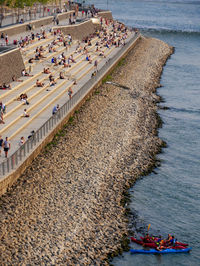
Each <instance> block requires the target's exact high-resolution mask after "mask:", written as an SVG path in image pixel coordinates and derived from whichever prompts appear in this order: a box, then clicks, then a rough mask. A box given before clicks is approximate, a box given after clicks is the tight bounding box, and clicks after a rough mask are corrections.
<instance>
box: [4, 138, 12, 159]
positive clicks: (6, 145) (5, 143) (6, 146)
mask: <svg viewBox="0 0 200 266" xmlns="http://www.w3.org/2000/svg"><path fill="white" fill-rule="evenodd" d="M10 147H11V146H10V142H9V141H8V137H6V139H5V141H4V142H3V148H4V152H5V157H6V158H7V157H8V151H9V150H10Z"/></svg>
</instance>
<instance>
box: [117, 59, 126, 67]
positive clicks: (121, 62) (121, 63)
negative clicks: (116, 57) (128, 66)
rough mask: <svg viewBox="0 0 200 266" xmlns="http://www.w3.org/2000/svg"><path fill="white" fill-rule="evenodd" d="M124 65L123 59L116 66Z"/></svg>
mask: <svg viewBox="0 0 200 266" xmlns="http://www.w3.org/2000/svg"><path fill="white" fill-rule="evenodd" d="M124 65H125V58H122V59H121V60H120V61H119V63H118V64H117V66H118V67H120V66H124Z"/></svg>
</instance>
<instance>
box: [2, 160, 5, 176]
mask: <svg viewBox="0 0 200 266" xmlns="http://www.w3.org/2000/svg"><path fill="white" fill-rule="evenodd" d="M2 172H3V175H5V162H3V163H2Z"/></svg>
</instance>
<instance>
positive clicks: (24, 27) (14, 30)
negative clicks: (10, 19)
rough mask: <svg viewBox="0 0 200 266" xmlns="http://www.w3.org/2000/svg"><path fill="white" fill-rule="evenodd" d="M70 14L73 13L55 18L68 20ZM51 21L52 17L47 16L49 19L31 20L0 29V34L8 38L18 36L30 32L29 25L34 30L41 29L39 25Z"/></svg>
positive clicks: (71, 12)
mask: <svg viewBox="0 0 200 266" xmlns="http://www.w3.org/2000/svg"><path fill="white" fill-rule="evenodd" d="M70 14H73V11H69V12H65V13H61V14H58V16H57V17H58V19H59V20H60V21H61V20H64V19H67V18H69V16H70ZM52 20H53V16H49V17H45V18H41V19H38V20H33V21H31V22H26V23H23V24H17V25H13V26H10V27H6V28H3V29H1V30H0V34H1V33H2V32H4V33H5V34H8V36H12V35H15V34H19V33H22V32H25V31H29V32H30V30H29V29H28V25H29V24H30V25H32V27H33V26H34V27H35V28H39V27H41V25H48V24H51V23H52Z"/></svg>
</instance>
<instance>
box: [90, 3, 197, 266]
mask: <svg viewBox="0 0 200 266" xmlns="http://www.w3.org/2000/svg"><path fill="white" fill-rule="evenodd" d="M93 2H94V3H95V4H96V5H97V6H99V7H100V8H107V4H108V7H109V9H111V10H112V12H113V15H114V17H115V18H117V19H119V20H121V21H123V22H125V23H126V24H128V25H129V26H133V27H138V28H140V29H142V30H143V32H144V34H146V35H148V36H153V37H156V38H159V39H161V40H164V41H165V42H167V43H169V44H170V45H172V46H174V47H175V53H174V54H173V55H172V57H171V58H170V59H169V60H168V62H167V64H166V66H165V68H164V72H163V75H162V79H161V84H162V85H163V87H162V88H159V89H158V93H159V94H160V95H161V96H162V97H163V98H164V99H165V103H164V105H166V106H168V107H170V109H169V110H165V111H164V110H162V111H160V115H161V117H162V120H163V121H164V125H163V128H162V129H160V131H159V132H160V133H159V134H160V137H161V138H162V139H164V140H165V141H166V142H167V144H168V148H167V149H164V150H163V153H162V154H160V155H159V156H158V157H159V158H160V159H161V161H162V163H161V167H160V168H158V169H156V170H155V171H156V173H157V174H155V173H152V174H150V175H149V176H147V177H144V178H143V179H141V180H139V181H138V182H137V183H136V185H135V186H134V188H132V190H131V195H132V202H131V204H130V207H131V209H132V211H133V212H134V213H135V214H136V216H137V217H138V218H137V223H136V229H139V227H146V228H147V226H148V224H151V228H150V232H151V233H154V234H158V233H161V234H162V235H166V234H167V233H172V234H174V235H175V236H176V237H177V238H178V239H180V240H181V241H183V242H187V243H189V244H190V246H191V247H192V252H191V253H190V254H174V255H170V254H168V255H164V256H155V255H139V254H138V255H130V253H129V252H127V253H124V254H123V256H122V257H119V258H116V259H115V260H114V261H113V264H114V265H200V254H199V245H200V241H199V239H200V230H199V222H200V177H199V173H200V163H199V161H200V1H190V0H187V1H182V0H170V1H169V0H155V1H149V0H146V1H131V0H130V1H128V0H126V1H119V0H115V1H114V0H113V1H103V0H102V1H93ZM130 222H131V221H130ZM132 246H133V247H134V248H138V249H139V248H141V247H140V246H137V245H136V244H132Z"/></svg>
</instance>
